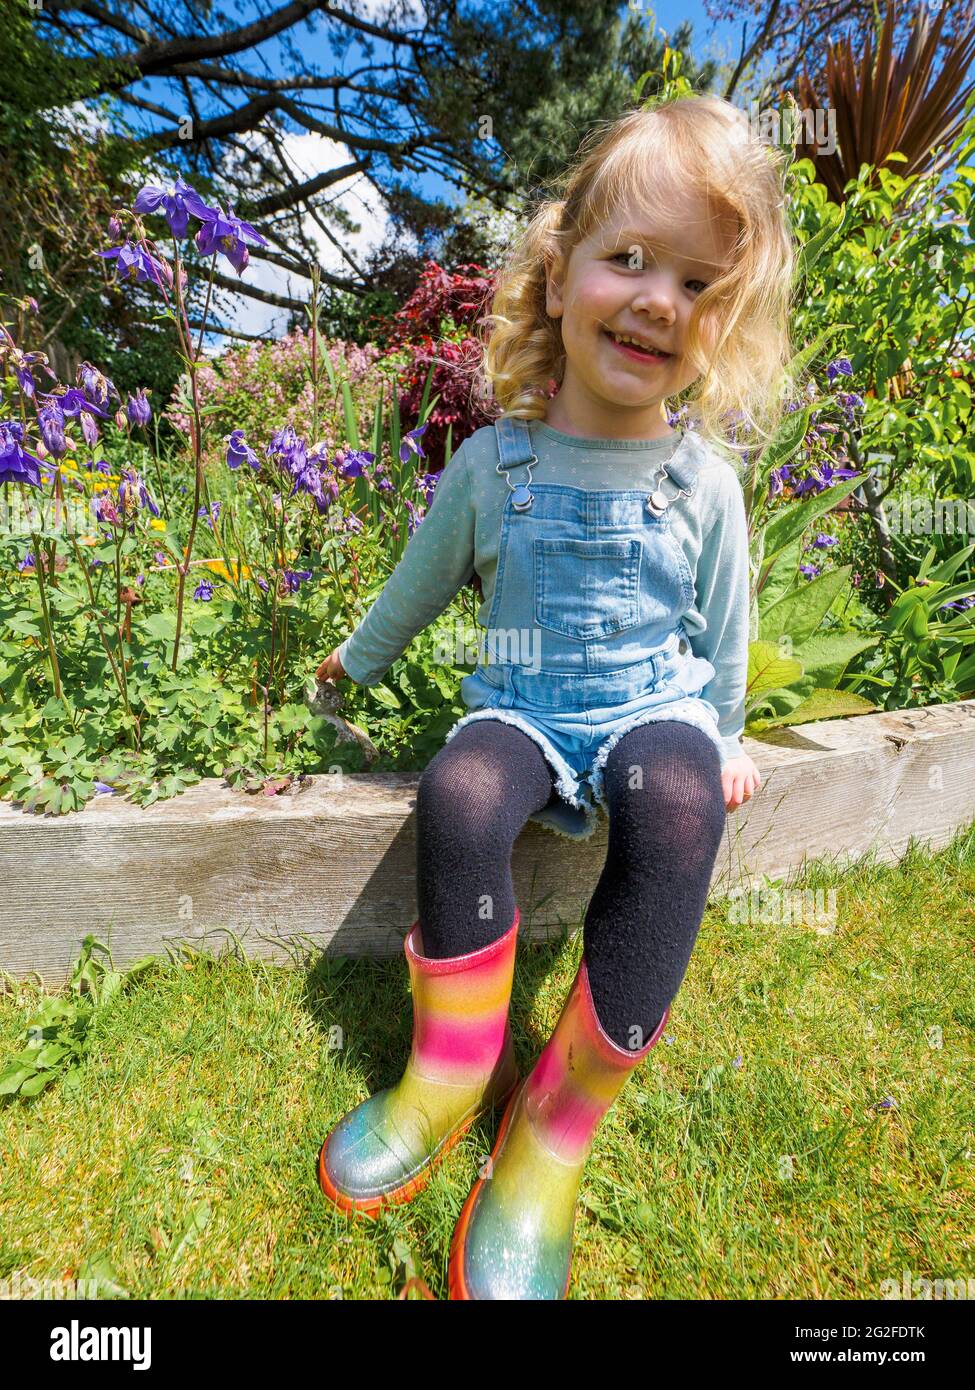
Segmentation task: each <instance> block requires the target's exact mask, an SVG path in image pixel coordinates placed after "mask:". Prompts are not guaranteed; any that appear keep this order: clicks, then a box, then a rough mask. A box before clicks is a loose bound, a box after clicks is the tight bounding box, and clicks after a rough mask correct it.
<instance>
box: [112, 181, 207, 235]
mask: <svg viewBox="0 0 975 1390" xmlns="http://www.w3.org/2000/svg"><path fill="white" fill-rule="evenodd" d="M160 210H161V211H162V214H163V216H164V217H165V219H166V221H167V222H168V223H169V230H170V231H171V232H172V234H173V236H174V237H184V236H185V235H186V228H187V227H188V226H189V220H190V216H191V215H192V216H193V217H195V218H196V219H197V220H198V221H199V222H207V221H208V220H209V219H210V218H212V217H216V216H217V212H216V210H215V209H214V208H211V207H207V205H206V203H205V202H204V201H203V199H202V198H201V197H200V195H199V193H197V191H196V189H195V188H191V187H190V185H189V184H188V183H184V181H183V180H182V179H179V178H178V179H177V180H176V182H175V183H174V184H171V185H170V186H169V187H168V188H166V187H164V186H163V185H162V184H158V183H147V184H146V186H145V187H144V188H142V189H140V190H139V194H138V197H137V198H136V200H135V202H134V203H133V204H132V211H133V212H139V213H142V212H159V211H160Z"/></svg>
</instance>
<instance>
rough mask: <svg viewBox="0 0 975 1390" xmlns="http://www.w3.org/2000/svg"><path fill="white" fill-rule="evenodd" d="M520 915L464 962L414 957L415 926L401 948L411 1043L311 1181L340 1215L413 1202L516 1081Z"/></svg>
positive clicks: (418, 938)
mask: <svg viewBox="0 0 975 1390" xmlns="http://www.w3.org/2000/svg"><path fill="white" fill-rule="evenodd" d="M519 918H520V914H519V912H518V910H517V908H516V909H515V920H514V922H513V923H512V925H511V927H510V928H509V929H508V931H507V932H505V934H504V936H502V937H499V938H498V940H497V941H493V942H491V944H490V945H489V946H485V947H483V948H482V949H481V950H479V951H472V952H471V953H470V954H469V955H466V956H452V957H449V958H446V959H443V960H431V959H428V958H427V957H426V956H423V955H421V954H420V951H421V950H422V935H421V932H420V923H419V920H417V921H416V922H415V923H414V924H413V927H412V928H411V930H410V932H409V934H408V936H407V937H406V940H405V941H404V943H403V949H404V951H405V953H406V960H407V964H408V965H409V970H410V984H411V989H412V994H413V1045H412V1049H411V1051H410V1057H409V1060H408V1061H407V1064H406V1070H405V1071H404V1073H403V1075H402V1077H401V1078H400V1080H399V1081H398V1082H397V1084H396V1085H395V1086H391V1087H389V1088H388V1089H387V1090H384V1091H379V1092H378V1093H377V1094H376V1095H374V1096H370V1097H369V1099H368V1100H364V1101H363V1102H362V1103H361V1105H358V1106H356V1108H355V1109H354V1110H350V1111H349V1113H348V1114H347V1115H345V1116H344V1117H343V1118H342V1119H341V1120H340V1121H339V1122H338V1124H337V1125H336V1126H335V1128H334V1129H333V1130H332V1131H331V1133H330V1134H329V1135H328V1138H327V1139H326V1140H325V1143H324V1144H323V1145H322V1150H321V1154H320V1155H319V1160H318V1180H319V1183H320V1184H321V1188H322V1191H323V1192H324V1193H325V1196H326V1197H328V1198H329V1199H330V1200H331V1201H332V1202H334V1203H335V1205H336V1206H337V1207H340V1208H341V1209H342V1211H346V1212H350V1213H353V1212H362V1213H364V1214H365V1215H367V1216H375V1215H377V1214H378V1213H379V1211H380V1210H381V1209H382V1208H383V1207H386V1206H390V1205H393V1204H396V1203H399V1202H409V1201H411V1200H412V1199H413V1198H414V1197H415V1196H416V1195H417V1193H418V1192H420V1191H421V1190H422V1189H423V1188H424V1187H425V1186H426V1184H427V1182H428V1181H429V1179H430V1176H431V1173H432V1170H433V1167H434V1166H435V1164H436V1163H437V1162H439V1160H440V1159H441V1158H442V1157H443V1156H444V1154H446V1153H447V1151H448V1150H449V1149H451V1148H452V1147H453V1146H454V1144H456V1143H457V1141H458V1139H460V1137H461V1135H462V1134H463V1133H464V1132H465V1130H467V1129H468V1128H469V1127H470V1126H471V1125H472V1124H473V1123H474V1121H475V1120H476V1119H477V1118H478V1116H479V1115H482V1114H483V1113H484V1112H485V1111H487V1110H490V1109H492V1108H493V1107H495V1106H497V1105H500V1104H502V1103H503V1102H504V1101H505V1100H507V1099H508V1097H509V1096H510V1094H511V1092H512V1091H513V1090H514V1087H515V1086H516V1085H517V1082H518V1068H517V1065H516V1063H515V1055H514V1045H513V1042H512V1037H511V1028H510V1025H509V1022H508V1004H509V1001H510V998H511V983H512V977H513V975H514V968H515V950H516V947H517V944H518V922H519Z"/></svg>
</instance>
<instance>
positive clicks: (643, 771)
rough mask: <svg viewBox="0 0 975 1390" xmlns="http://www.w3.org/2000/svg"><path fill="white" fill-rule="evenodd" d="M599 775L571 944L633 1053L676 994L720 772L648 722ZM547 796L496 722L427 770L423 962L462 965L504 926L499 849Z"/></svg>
mask: <svg viewBox="0 0 975 1390" xmlns="http://www.w3.org/2000/svg"><path fill="white" fill-rule="evenodd" d="M604 778H605V780H604V787H605V792H606V801H607V804H608V807H609V847H608V851H607V855H606V863H605V865H604V867H603V871H602V874H601V875H600V878H599V882H598V883H597V885H596V890H595V892H594V893H593V896H592V900H591V902H590V903H589V907H588V909H587V911H586V917H585V924H584V934H583V946H584V950H585V954H586V960H587V962H588V969H589V980H590V985H591V988H592V995H593V1003H594V1004H595V1007H596V1013H597V1015H598V1017H599V1021H600V1023H601V1024H602V1026H603V1028H604V1029H605V1030H606V1032H607V1033H608V1034H609V1036H610V1037H611V1038H612V1039H613V1041H614V1042H616V1043H617V1044H619V1046H620V1047H627V1048H633V1047H637V1048H639V1047H640V1046H642V1045H643V1041H644V1040H645V1039H646V1038H648V1037H649V1036H650V1034H651V1032H652V1031H653V1029H654V1028H655V1027H656V1025H657V1024H658V1023H659V1022H660V1019H661V1017H662V1016H663V1012H664V1009H665V1008H666V1007H667V1005H668V1004H669V1003H670V1002H671V1000H672V999H673V997H674V995H675V994H676V993H677V991H678V989H679V988H680V985H681V981H682V980H683V978H684V974H685V971H686V970H687V965H688V962H689V960H690V956H691V951H692V950H693V948H694V943H695V941H696V939H697V932H698V928H699V926H700V923H701V918H702V916H703V915H704V907H705V903H706V901H707V895H708V887H709V885H710V882H711V873H712V870H713V868H714V862H715V859H716V858H717V854H718V848H719V846H720V843H721V835H722V832H723V830H724V823H725V805H724V796H723V793H722V790H721V763H720V759H719V757H718V753H717V749H716V748H715V746H714V744H713V743H712V742H711V740H710V739H709V738H708V737H707V735H706V734H703V733H702V732H701V731H700V730H699V729H696V728H695V727H694V726H693V725H691V724H682V723H679V722H678V721H676V720H659V721H656V722H653V723H650V724H642V725H639V726H638V727H637V728H635V729H631V730H629V732H628V733H625V734H624V735H623V737H622V738H620V739H619V740H618V742H617V743H616V744H615V746H614V747H613V750H612V752H611V753H610V755H609V757H608V759H607V761H606V766H605V771H604ZM555 796H556V793H555V790H554V787H553V778H552V772H551V770H550V768H549V765H548V763H547V762H546V761H545V758H544V756H543V755H542V752H541V749H540V748H539V747H538V744H537V743H535V742H534V740H533V739H530V738H529V737H528V735H527V734H525V733H523V732H522V730H521V729H518V728H516V727H515V726H514V725H512V724H505V723H503V722H502V721H501V720H497V719H476V720H474V721H473V722H472V723H470V724H465V725H464V727H463V728H462V729H460V730H459V731H458V732H457V733H456V734H455V735H454V737H453V738H452V739H450V740H449V741H448V742H447V743H445V744H444V746H443V747H442V748H441V749H440V750H439V751H438V752H437V753H436V754H435V756H434V757H433V758H432V759H431V760H430V762H429V763H428V765H427V767H426V769H425V770H424V772H423V774H422V776H421V778H420V783H419V788H418V792H417V801H416V816H417V906H418V912H419V921H420V929H421V933H422V938H423V952H424V954H425V955H427V956H432V957H434V958H436V959H441V958H444V957H447V956H459V955H467V954H469V952H471V951H476V950H478V949H480V948H481V947H482V946H487V945H489V944H490V943H491V942H492V941H495V940H497V938H498V937H499V936H503V935H504V933H505V932H506V931H507V930H508V929H509V928H510V926H511V924H512V922H513V921H514V915H515V895H514V885H513V883H512V878H511V851H512V849H513V847H514V843H515V840H516V839H517V837H518V835H519V834H520V832H521V830H522V828H523V827H524V825H525V822H526V821H527V819H528V817H529V816H530V815H532V814H533V812H535V811H539V810H541V809H542V808H543V807H544V806H546V805H547V804H548V803H549V801H550V800H554V798H555ZM546 833H547V834H548V833H551V832H546Z"/></svg>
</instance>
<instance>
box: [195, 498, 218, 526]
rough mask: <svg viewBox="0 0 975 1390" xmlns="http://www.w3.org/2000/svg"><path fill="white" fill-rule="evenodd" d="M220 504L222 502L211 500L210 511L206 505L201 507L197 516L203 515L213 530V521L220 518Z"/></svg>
mask: <svg viewBox="0 0 975 1390" xmlns="http://www.w3.org/2000/svg"><path fill="white" fill-rule="evenodd" d="M220 506H221V504H220V503H219V502H211V503H210V510H209V511H207V509H206V507H201V508H200V509H199V511H198V512H197V516H202V517H203V518H204V519H205V521H206V523H207V525H208V526H209V527H210V530H211V531H212V530H213V523H214V522H215V521H217V520H218V519H219V516H220Z"/></svg>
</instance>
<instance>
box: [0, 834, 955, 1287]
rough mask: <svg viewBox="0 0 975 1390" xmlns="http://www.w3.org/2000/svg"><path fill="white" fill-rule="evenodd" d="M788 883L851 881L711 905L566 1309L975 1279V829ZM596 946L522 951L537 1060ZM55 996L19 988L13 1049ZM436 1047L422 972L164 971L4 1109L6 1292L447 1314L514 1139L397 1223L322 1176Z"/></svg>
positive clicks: (471, 1143)
mask: <svg viewBox="0 0 975 1390" xmlns="http://www.w3.org/2000/svg"><path fill="white" fill-rule="evenodd" d="M789 886H792V887H795V888H799V889H811V890H817V889H822V890H823V891H824V893H826V894H828V893H829V891H830V890H835V893H836V899H835V902H836V917H835V922H834V923H832V924H831V925H829V926H826V927H823V926H822V925H819V926H817V925H816V924H814V923H811V922H805V923H798V924H789V925H782V924H776V923H771V924H769V923H762V922H760V921H752V922H745V923H741V922H737V921H734V920H732V917H733V914H730V913H729V910H728V903H727V902H723V901H720V900H715V901H713V902H712V903H711V904H710V905H709V907H708V910H707V913H706V916H705V919H704V922H703V924H702V927H701V933H700V937H699V940H698V943H697V945H696V947H695V950H694V954H693V956H692V958H691V964H690V968H689V971H688V974H687V977H686V980H685V983H684V985H683V987H682V989H681V991H680V993H679V995H678V997H677V999H676V1000H675V1002H674V1004H673V1006H672V1011H671V1018H670V1021H669V1024H668V1028H667V1031H666V1033H665V1036H664V1038H663V1040H662V1041H661V1043H660V1044H659V1045H658V1046H657V1047H656V1048H655V1049H654V1050H653V1051H652V1052H651V1053H650V1056H649V1058H648V1059H647V1061H646V1062H645V1063H644V1064H643V1065H642V1067H641V1068H640V1069H639V1070H638V1071H637V1072H636V1073H635V1074H634V1075H633V1076H631V1077H630V1079H629V1081H628V1082H627V1084H626V1086H625V1088H624V1090H623V1092H622V1093H621V1096H620V1098H619V1100H618V1102H617V1104H616V1106H615V1107H614V1109H613V1110H611V1111H610V1113H609V1115H608V1117H607V1119H606V1121H605V1122H604V1124H603V1126H602V1127H601V1129H600V1131H599V1132H598V1135H597V1140H596V1144H595V1147H594V1149H593V1153H592V1156H591V1158H590V1160H589V1164H588V1167H587V1169H586V1174H585V1177H584V1181H583V1187H582V1195H581V1200H580V1204H579V1210H578V1215H577V1222H576V1248H575V1258H574V1264H573V1279H572V1287H571V1290H570V1297H575V1298H588V1299H597V1298H611V1299H619V1298H660V1299H680V1298H692V1299H698V1298H701V1299H777V1298H784V1299H793V1298H817V1299H843V1298H853V1299H868V1300H869V1299H876V1298H878V1297H881V1296H882V1288H881V1283H882V1281H883V1280H885V1279H894V1280H896V1281H897V1282H898V1285H900V1281H901V1279H902V1275H903V1271H904V1270H905V1269H907V1270H909V1271H911V1276H912V1277H913V1278H920V1277H928V1278H932V1279H934V1278H959V1277H963V1276H966V1275H969V1274H971V1273H972V1271H973V1265H975V1261H973V1254H975V1249H973V1247H975V1118H973V1107H972V1096H973V1093H975V951H973V946H975V906H973V901H975V826H973V827H970V828H969V829H968V830H967V831H966V832H964V833H963V834H960V835H959V836H957V837H956V839H955V840H954V842H953V843H952V844H951V845H950V846H948V847H946V848H945V849H943V850H941V851H940V852H939V853H937V854H935V855H928V854H926V853H925V852H923V851H919V850H917V849H916V847H913V846H912V848H911V850H910V851H909V853H908V855H907V856H906V858H905V859H904V860H902V861H901V863H900V864H899V865H880V864H877V863H876V862H874V861H873V859H872V858H871V857H868V858H865V859H862V860H860V861H859V862H858V863H857V864H856V865H855V866H853V867H850V866H840V865H837V864H833V863H828V862H826V861H819V862H817V863H815V864H811V865H808V866H807V868H806V872H805V873H804V875H803V877H802V878H801V879H800V878H796V879H794V880H793V881H792V883H791V884H790V885H789ZM522 906H523V916H524V918H525V920H526V922H527V920H528V917H529V914H528V911H527V905H522ZM581 950H582V940H581V936H580V935H578V934H577V935H576V936H575V937H574V938H571V939H567V940H562V941H554V942H549V943H545V944H538V945H536V944H525V943H522V944H521V946H520V947H519V956H518V963H517V970H516V982H515V992H514V996H513V1005H512V1018H513V1027H514V1033H515V1040H516V1046H517V1049H518V1054H519V1061H520V1063H521V1064H522V1067H523V1068H527V1067H529V1066H530V1065H531V1064H532V1062H533V1060H534V1058H535V1057H536V1056H537V1054H538V1051H539V1050H540V1048H541V1047H542V1045H543V1044H544V1042H545V1040H546V1038H547V1037H548V1035H549V1032H550V1030H551V1028H552V1027H553V1026H554V1024H555V1021H556V1019H557V1017H558V1012H559V1008H560V1006H561V1003H562V1000H563V998H564V997H565V994H566V992H567V990H568V988H569V985H570V983H571V980H572V977H573V974H574V972H575V968H576V966H577V963H578V960H579V956H580V954H581ZM40 996H41V990H40V988H39V986H38V985H37V984H35V983H25V984H21V985H19V986H15V987H12V988H11V990H10V991H9V992H8V993H7V994H6V995H4V996H2V997H0V1057H3V1058H5V1057H7V1056H8V1055H9V1054H11V1053H13V1052H16V1051H17V1050H18V1048H20V1047H23V1041H22V1040H20V1041H18V1034H20V1033H21V1031H22V1030H23V1029H24V1028H25V1026H26V1025H27V1023H28V1021H29V1019H30V1017H31V1014H32V1012H33V1011H34V1010H35V1009H36V1007H37V1005H38V1003H39V1002H40ZM410 1028H411V1004H410V997H409V993H408V988H407V971H406V964H405V960H404V959H403V957H402V956H400V957H399V958H398V959H396V960H393V961H389V960H385V961H377V960H359V959H357V960H335V961H330V960H326V959H324V958H322V957H321V956H320V955H319V956H317V957H316V958H314V959H311V960H309V961H308V963H307V966H306V967H301V966H282V965H270V964H267V963H265V962H262V961H250V960H244V959H241V958H240V957H239V955H237V954H236V953H227V954H226V955H224V956H222V957H221V958H219V959H214V958H207V957H201V956H196V955H193V954H192V953H189V954H187V955H185V956H182V957H180V958H179V959H176V958H173V959H169V960H167V959H163V960H161V961H160V962H159V963H158V965H155V966H152V967H150V969H149V970H148V971H145V972H143V973H142V974H140V975H139V976H137V977H136V978H134V979H133V980H132V981H130V982H129V983H128V984H127V985H126V986H125V988H124V989H123V990H121V991H120V992H119V993H117V994H116V995H115V996H114V998H113V999H112V1000H111V1001H110V1003H108V1004H106V1005H105V1006H104V1008H102V1009H100V1010H99V1011H98V1012H97V1013H96V1015H95V1019H94V1023H93V1027H92V1046H91V1049H90V1051H89V1053H88V1056H87V1059H86V1060H85V1062H84V1063H83V1066H82V1070H81V1073H80V1077H79V1084H78V1085H77V1087H76V1088H75V1089H74V1090H72V1091H68V1090H66V1088H64V1087H62V1086H61V1085H60V1084H59V1083H57V1082H55V1083H54V1084H52V1085H50V1086H49V1087H47V1089H46V1090H44V1091H43V1092H42V1093H41V1094H40V1095H38V1096H37V1097H35V1098H34V1099H32V1100H25V1099H22V1098H20V1097H14V1098H8V1099H6V1100H5V1101H0V1147H2V1169H0V1281H7V1282H8V1284H9V1282H10V1281H11V1280H13V1279H14V1278H15V1277H17V1278H19V1279H20V1280H21V1282H23V1280H25V1279H26V1278H28V1277H30V1278H34V1279H38V1280H44V1279H51V1280H57V1279H60V1280H70V1279H73V1278H77V1277H79V1276H81V1275H84V1274H85V1273H86V1272H88V1273H90V1271H91V1270H92V1269H93V1268H96V1267H99V1268H101V1269H102V1270H106V1269H110V1270H111V1272H112V1277H113V1278H114V1280H115V1282H116V1283H117V1284H118V1285H119V1286H120V1288H121V1289H123V1290H125V1291H127V1292H128V1293H129V1294H130V1295H131V1296H132V1297H140V1298H274V1299H277V1298H348V1299H363V1298H377V1297H380V1298H382V1297H390V1296H393V1297H395V1296H397V1295H398V1294H399V1293H400V1292H401V1291H402V1290H403V1287H404V1284H405V1282H406V1280H407V1278H408V1277H409V1276H410V1275H412V1274H416V1275H418V1276H419V1277H420V1278H421V1279H423V1280H424V1281H425V1282H426V1284H427V1285H428V1286H429V1289H430V1290H431V1291H432V1293H433V1294H434V1295H435V1296H436V1297H445V1296H446V1262H447V1254H448V1247H449V1243H450V1235H451V1231H452V1229H453V1224H454V1221H455V1219H456V1217H457V1215H458V1212H459V1210H460V1206H461V1203H462V1202H463V1200H464V1198H465V1196H466V1194H467V1192H468V1189H469V1186H470V1183H471V1181H472V1179H473V1177H474V1175H475V1172H476V1168H477V1165H478V1163H479V1162H480V1161H481V1160H482V1158H483V1156H485V1155H486V1154H487V1153H488V1151H489V1149H490V1145H491V1140H492V1133H493V1129H492V1123H491V1122H489V1121H484V1122H482V1123H481V1124H480V1125H478V1126H476V1127H475V1128H474V1129H472V1130H471V1131H469V1133H468V1134H467V1135H466V1136H465V1138H464V1140H463V1141H462V1142H461V1143H460V1144H459V1145H458V1146H457V1147H456V1148H455V1149H454V1150H453V1151H452V1152H451V1154H449V1155H448V1157H447V1158H446V1160H445V1161H444V1164H443V1166H442V1167H441V1168H440V1169H439V1170H438V1171H437V1173H436V1175H435V1176H434V1178H433V1180H432V1181H431V1183H430V1185H429V1186H428V1187H427V1189H426V1190H425V1191H424V1192H423V1193H422V1194H421V1195H420V1197H419V1198H417V1199H416V1200H415V1201H414V1202H413V1203H412V1204H411V1205H410V1206H407V1207H403V1208H399V1209H398V1210H395V1211H394V1212H393V1213H392V1214H390V1215H387V1216H385V1217H384V1218H383V1219H382V1220H380V1221H378V1222H371V1221H367V1220H364V1219H359V1220H357V1221H353V1220H351V1219H349V1218H347V1217H345V1216H343V1215H341V1214H340V1213H338V1212H336V1211H334V1210H333V1209H332V1208H331V1207H330V1206H329V1204H328V1203H327V1202H326V1201H325V1199H324V1197H323V1196H322V1194H321V1193H320V1191H319V1189H318V1186H317V1178H316V1162H317V1157H318V1151H319V1148H320V1145H321V1142H322V1139H323V1138H324V1136H325V1134H326V1133H327V1131H328V1129H329V1128H330V1126H331V1125H332V1124H333V1123H334V1122H335V1121H336V1120H337V1119H338V1118H339V1117H340V1116H341V1115H342V1114H343V1113H344V1112H345V1111H346V1110H347V1109H349V1108H350V1107H351V1106H352V1105H354V1104H355V1103H357V1102H358V1101H359V1100H361V1099H363V1098H364V1097H365V1096H366V1095H368V1094H369V1093H370V1092H372V1091H373V1090H374V1089H376V1088H379V1087H382V1086H386V1085H390V1084H392V1083H393V1082H395V1081H396V1079H397V1078H398V1076H399V1075H400V1073H401V1071H402V1068H403V1064H404V1062H405V1060H406V1056H407V1052H408V1048H409V1042H410ZM336 1044H337V1045H336ZM0 1287H2V1285H0Z"/></svg>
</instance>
